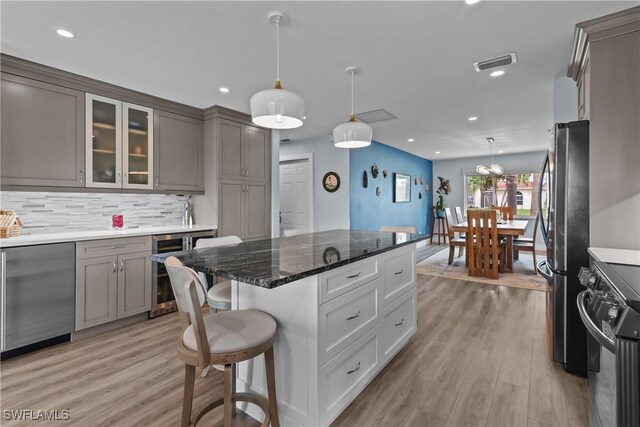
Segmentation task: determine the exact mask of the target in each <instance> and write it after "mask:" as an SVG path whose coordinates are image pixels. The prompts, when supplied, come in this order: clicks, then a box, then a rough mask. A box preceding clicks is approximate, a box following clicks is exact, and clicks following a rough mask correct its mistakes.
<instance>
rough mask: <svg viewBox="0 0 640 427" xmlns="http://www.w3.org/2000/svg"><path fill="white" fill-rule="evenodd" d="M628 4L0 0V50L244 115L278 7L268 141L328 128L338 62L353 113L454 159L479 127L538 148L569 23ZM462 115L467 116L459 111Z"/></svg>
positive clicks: (471, 151) (268, 62)
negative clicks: (300, 117)
mask: <svg viewBox="0 0 640 427" xmlns="http://www.w3.org/2000/svg"><path fill="white" fill-rule="evenodd" d="M638 3H639V2H637V1H634V2H614V1H584V2H578V1H553V2H543V1H528V2H527V1H518V2H515V1H512V2H505V1H493V2H492V1H482V2H480V3H477V4H475V5H472V6H469V5H466V4H465V3H464V1H462V0H456V1H441V2H363V1H360V2H345V1H341V2H306V1H301V2H270V1H262V2H204V1H202V2H176V1H174V2H148V1H147V2H59V1H47V2H13V1H2V4H1V11H0V12H1V23H2V27H1V50H2V52H3V53H7V54H10V55H15V56H19V57H22V58H26V59H29V60H32V61H36V62H40V63H43V64H46V65H50V66H53V67H57V68H61V69H63V70H68V71H71V72H74V73H78V74H82V75H86V76H90V77H93V78H96V79H100V80H104V81H107V82H110V83H114V84H117V85H121V86H124V87H128V88H132V89H136V90H139V91H142V92H146V93H150V94H153V95H156V96H160V97H163V98H167V99H171V100H174V101H178V102H182V103H185V104H189V105H193V106H196V107H203V108H204V107H208V106H211V105H214V104H218V105H223V106H225V107H229V108H233V109H236V110H240V111H244V112H249V98H250V97H251V95H252V94H253V93H254V92H256V91H258V90H261V89H264V88H267V87H270V86H271V85H273V82H274V80H275V32H274V29H273V27H272V26H271V25H270V24H269V23H268V21H267V19H266V17H267V14H268V13H269V12H270V11H274V10H278V11H282V12H285V13H286V14H288V15H289V16H290V22H289V25H288V26H286V27H283V28H282V30H281V80H282V83H283V86H284V87H285V88H286V89H290V90H292V91H294V92H297V93H298V94H300V95H301V96H302V97H303V98H304V100H305V102H306V115H307V120H306V122H305V124H304V126H302V127H301V128H299V129H295V130H290V131H282V133H281V138H290V139H292V140H296V139H301V138H307V137H313V136H318V135H328V134H329V133H330V132H331V130H332V129H333V127H334V126H335V125H337V124H338V123H340V122H342V121H345V120H346V119H347V118H348V112H349V111H348V109H349V99H348V93H349V92H348V88H349V79H348V76H347V75H346V74H345V72H344V69H345V67H347V66H348V65H352V64H355V65H357V66H359V67H361V68H362V73H361V74H360V75H358V76H357V77H356V111H357V112H362V111H368V110H373V109H377V108H386V109H387V110H389V111H390V112H391V113H392V114H394V115H395V116H397V117H398V119H397V120H393V121H388V122H381V123H376V124H373V131H374V139H376V140H378V141H380V142H383V143H385V144H389V145H393V146H396V147H398V148H400V149H403V150H406V151H409V152H412V153H415V154H418V155H420V156H423V157H426V158H431V159H434V158H455V157H467V156H472V155H486V154H488V150H489V147H488V145H487V143H486V141H485V138H486V137H488V136H493V137H495V139H496V143H495V145H494V149H495V151H496V152H497V151H499V150H503V151H504V152H505V153H515V152H526V151H533V150H540V149H544V148H545V147H546V146H547V144H548V142H549V140H548V136H547V131H546V130H547V129H548V128H550V127H551V126H552V124H553V93H552V85H553V79H554V77H557V76H563V75H565V73H566V67H567V64H568V60H569V54H570V50H571V45H572V38H573V31H574V26H575V24H576V23H577V22H580V21H584V20H587V19H591V18H595V17H598V16H601V15H604V14H607V13H611V12H615V11H618V10H622V9H626V8H629V7H632V6H634V5H637V4H638ZM56 28H65V29H68V30H70V31H72V32H74V33H75V34H76V36H77V37H76V38H74V39H64V38H62V37H59V36H57V35H56V34H55V32H54V29H56ZM513 51H515V52H516V53H517V54H518V63H517V64H514V65H512V66H510V67H508V68H506V71H507V74H506V75H505V76H503V77H500V78H490V77H489V76H488V73H486V72H484V73H476V72H475V70H474V69H473V67H472V63H473V62H475V61H477V60H481V59H486V58H490V57H494V56H497V55H501V54H506V53H509V52H513ZM220 86H226V87H228V88H229V89H230V93H229V94H226V95H223V94H221V93H220V92H219V91H218V88H219V87H220ZM472 115H475V116H478V117H479V120H477V121H476V122H469V121H467V117H469V116H472ZM408 138H414V139H415V142H413V143H408V142H407V139H408ZM435 151H440V152H441V154H440V155H436V154H435Z"/></svg>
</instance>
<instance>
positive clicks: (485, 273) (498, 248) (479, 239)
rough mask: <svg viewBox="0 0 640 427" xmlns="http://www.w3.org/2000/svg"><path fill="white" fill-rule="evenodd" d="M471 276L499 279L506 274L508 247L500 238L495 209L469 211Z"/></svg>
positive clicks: (468, 247) (468, 239)
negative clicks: (500, 275) (499, 275)
mask: <svg viewBox="0 0 640 427" xmlns="http://www.w3.org/2000/svg"><path fill="white" fill-rule="evenodd" d="M466 239H467V251H468V255H467V256H468V259H469V265H468V267H469V276H480V277H487V278H489V279H497V278H498V273H499V272H500V273H503V272H504V264H505V254H506V245H505V243H504V242H501V241H500V239H499V238H498V224H497V211H496V210H495V209H469V210H467V237H466Z"/></svg>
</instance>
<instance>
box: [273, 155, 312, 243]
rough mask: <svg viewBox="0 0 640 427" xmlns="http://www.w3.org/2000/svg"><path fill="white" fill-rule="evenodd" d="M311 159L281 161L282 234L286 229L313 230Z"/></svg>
mask: <svg viewBox="0 0 640 427" xmlns="http://www.w3.org/2000/svg"><path fill="white" fill-rule="evenodd" d="M311 176H312V175H311V163H310V159H308V158H305V159H296V160H286V161H280V235H282V233H283V232H284V230H307V231H309V232H311V231H313V220H312V218H313V212H312V209H313V191H312V188H313V187H312V182H311V181H312V177H311Z"/></svg>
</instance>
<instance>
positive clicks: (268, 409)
mask: <svg viewBox="0 0 640 427" xmlns="http://www.w3.org/2000/svg"><path fill="white" fill-rule="evenodd" d="M165 266H166V267H167V272H168V273H169V277H170V279H171V287H172V288H173V293H174V294H175V297H176V304H177V306H178V311H179V315H180V323H181V324H182V330H183V331H182V333H181V334H180V336H179V337H178V343H177V344H178V357H180V359H182V361H184V363H185V375H184V394H183V401H182V422H181V425H182V427H188V426H189V424H190V422H191V409H192V404H193V387H194V382H195V372H196V366H197V367H200V368H201V369H205V368H206V367H207V366H209V365H215V364H219V365H224V396H223V397H222V398H220V399H217V400H215V401H214V402H212V403H210V404H209V405H207V406H205V407H204V408H203V409H202V410H201V411H200V412H199V413H198V414H197V415H196V416H195V418H194V419H193V425H194V426H195V425H196V424H197V423H198V421H199V420H200V419H201V418H202V416H204V415H205V414H206V413H207V412H209V411H211V410H212V409H214V408H216V407H218V406H220V405H224V412H223V413H224V426H225V427H230V426H231V418H232V417H233V415H235V413H236V408H235V402H237V401H243V402H250V403H253V404H255V405H257V406H258V407H260V408H261V409H262V411H263V412H264V413H265V417H264V420H263V422H262V424H261V425H262V427H266V426H268V425H269V423H271V425H272V426H273V427H280V423H279V419H278V407H277V401H276V383H275V372H274V361H273V340H274V338H275V333H276V330H277V325H276V321H275V320H274V319H273V317H271V316H270V315H268V314H267V313H264V312H262V311H259V310H232V311H225V312H221V313H218V314H216V315H210V316H207V317H205V318H203V316H202V306H203V305H204V303H205V302H206V301H207V295H206V289H205V287H204V285H203V284H202V281H201V280H200V278H199V277H198V274H197V273H196V272H195V271H194V270H192V269H191V268H188V267H185V266H183V265H182V263H181V262H180V260H178V259H177V258H175V257H168V258H167V259H166V260H165ZM263 353H264V358H265V367H266V377H267V394H268V399H267V398H265V397H264V396H261V395H259V394H256V393H236V391H235V365H236V364H237V363H238V362H243V361H245V360H250V359H253V358H254V357H256V356H259V355H260V354H263Z"/></svg>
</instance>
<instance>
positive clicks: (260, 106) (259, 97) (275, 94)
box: [250, 12, 304, 129]
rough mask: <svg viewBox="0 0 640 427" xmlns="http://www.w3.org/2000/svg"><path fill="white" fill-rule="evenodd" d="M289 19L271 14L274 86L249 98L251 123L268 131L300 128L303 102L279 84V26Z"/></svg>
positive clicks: (279, 14)
mask: <svg viewBox="0 0 640 427" xmlns="http://www.w3.org/2000/svg"><path fill="white" fill-rule="evenodd" d="M288 20H289V18H288V17H287V15H285V14H284V13H281V12H271V13H270V14H269V22H271V23H272V24H273V25H275V27H276V84H275V86H274V87H273V89H265V90H261V91H260V92H257V93H255V94H254V95H253V96H252V97H251V101H250V105H251V121H252V122H253V123H255V124H256V125H258V126H262V127H265V128H270V129H294V128H297V127H300V126H302V118H303V116H304V101H303V100H302V98H301V97H300V96H298V95H296V94H295V93H293V92H289V91H287V90H284V89H282V85H281V84H280V26H281V25H285V24H286V23H287V21H288Z"/></svg>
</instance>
